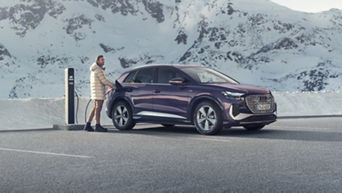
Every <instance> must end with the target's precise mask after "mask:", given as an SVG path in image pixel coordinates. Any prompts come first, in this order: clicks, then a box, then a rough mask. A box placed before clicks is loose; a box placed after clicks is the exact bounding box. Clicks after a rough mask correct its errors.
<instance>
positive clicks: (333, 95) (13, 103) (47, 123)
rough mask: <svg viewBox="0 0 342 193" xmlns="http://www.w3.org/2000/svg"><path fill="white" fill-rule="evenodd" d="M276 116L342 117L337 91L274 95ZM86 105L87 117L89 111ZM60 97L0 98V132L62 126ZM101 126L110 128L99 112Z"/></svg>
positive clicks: (82, 103)
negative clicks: (55, 125) (54, 125)
mask: <svg viewBox="0 0 342 193" xmlns="http://www.w3.org/2000/svg"><path fill="white" fill-rule="evenodd" d="M273 94H274V97H275V100H276V102H277V104H278V116H303V115H304V116H305V115H342V109H341V106H342V93H341V92H306V93H303V92H276V93H273ZM88 101H89V98H86V97H81V99H80V104H79V112H78V114H77V115H78V122H79V123H80V124H83V123H84V118H85V117H84V115H85V107H86V105H87V103H88ZM92 104H93V103H90V105H89V107H88V114H89V111H90V109H91V108H92ZM64 112H65V110H64V98H56V99H48V98H41V99H1V100H0V122H1V127H0V130H15V129H37V128H51V127H52V125H53V124H64V123H65V117H64ZM101 123H102V124H103V125H112V121H111V120H110V119H109V118H108V117H107V115H106V114H105V107H104V108H103V111H102V116H101Z"/></svg>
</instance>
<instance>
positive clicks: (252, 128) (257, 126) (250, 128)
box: [243, 124, 265, 131]
mask: <svg viewBox="0 0 342 193" xmlns="http://www.w3.org/2000/svg"><path fill="white" fill-rule="evenodd" d="M243 127H244V128H245V129H247V130H248V131H259V130H261V129H262V128H264V127H265V125H264V124H251V125H244V126H243Z"/></svg>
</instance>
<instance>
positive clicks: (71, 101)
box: [53, 68, 84, 130]
mask: <svg viewBox="0 0 342 193" xmlns="http://www.w3.org/2000/svg"><path fill="white" fill-rule="evenodd" d="M83 127H84V125H79V124H75V70H74V69H73V68H66V69H65V125H57V124H54V125H53V128H54V129H65V130H82V129H83Z"/></svg>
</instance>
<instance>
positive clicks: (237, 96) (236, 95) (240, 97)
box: [222, 91, 245, 101]
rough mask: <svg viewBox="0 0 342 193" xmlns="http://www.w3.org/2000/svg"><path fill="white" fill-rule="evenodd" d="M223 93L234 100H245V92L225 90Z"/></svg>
mask: <svg viewBox="0 0 342 193" xmlns="http://www.w3.org/2000/svg"><path fill="white" fill-rule="evenodd" d="M222 94H223V95H224V96H225V97H226V98H227V99H233V100H241V101H243V100H244V97H243V96H244V95H245V93H240V92H230V91H223V92H222Z"/></svg>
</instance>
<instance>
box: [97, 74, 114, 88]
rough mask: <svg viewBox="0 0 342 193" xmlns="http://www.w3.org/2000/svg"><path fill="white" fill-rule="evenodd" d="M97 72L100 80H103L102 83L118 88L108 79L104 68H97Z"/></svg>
mask: <svg viewBox="0 0 342 193" xmlns="http://www.w3.org/2000/svg"><path fill="white" fill-rule="evenodd" d="M96 74H97V77H98V78H99V80H100V81H101V82H102V84H104V85H107V86H109V87H111V88H116V87H115V85H114V84H113V83H111V82H110V81H109V80H107V78H106V76H105V73H104V71H103V70H97V73H96Z"/></svg>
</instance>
